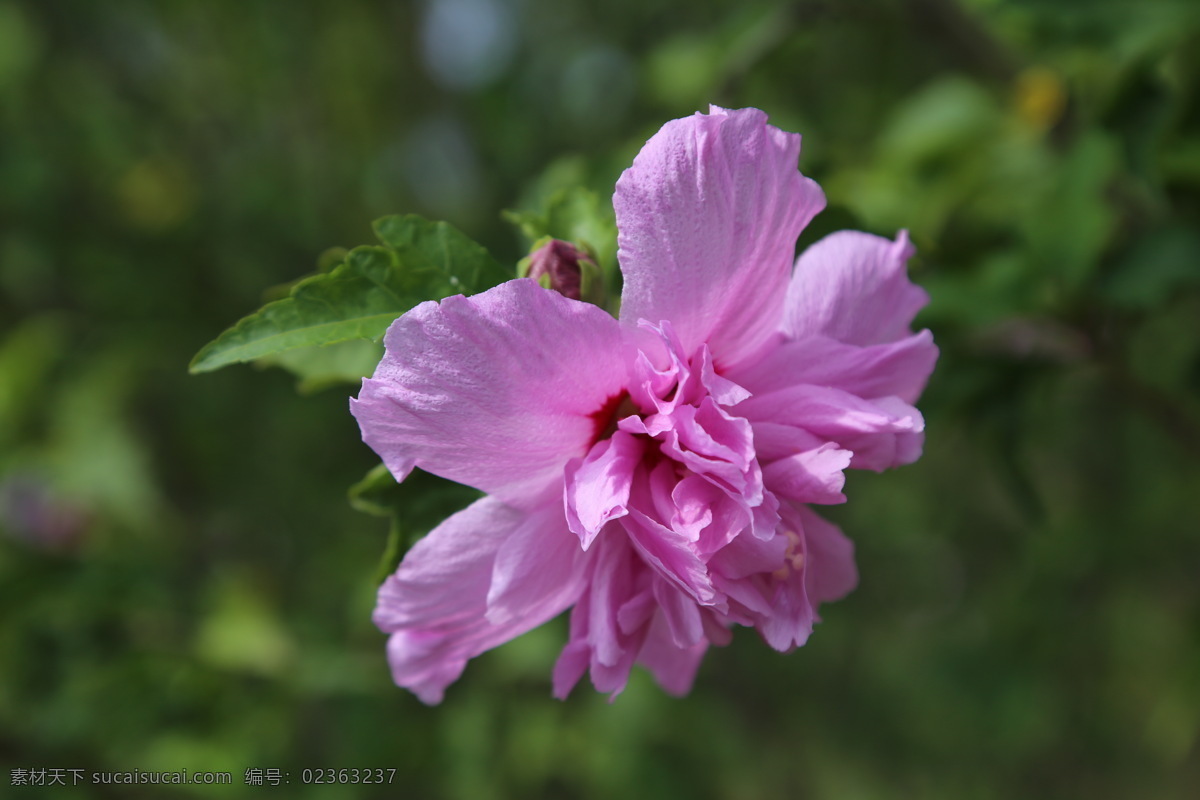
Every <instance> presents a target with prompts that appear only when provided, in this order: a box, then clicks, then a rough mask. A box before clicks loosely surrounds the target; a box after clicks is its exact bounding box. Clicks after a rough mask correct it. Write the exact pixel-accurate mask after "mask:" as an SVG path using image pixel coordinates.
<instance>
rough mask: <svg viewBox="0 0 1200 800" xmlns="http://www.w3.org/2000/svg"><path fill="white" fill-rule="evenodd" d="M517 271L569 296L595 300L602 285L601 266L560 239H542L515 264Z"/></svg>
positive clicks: (593, 301) (589, 256)
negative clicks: (527, 254) (526, 255)
mask: <svg viewBox="0 0 1200 800" xmlns="http://www.w3.org/2000/svg"><path fill="white" fill-rule="evenodd" d="M517 271H518V274H520V275H521V276H522V277H527V278H533V279H534V280H535V281H537V282H538V283H539V284H540V285H541V286H542V287H543V288H545V289H553V290H554V291H556V292H558V293H559V294H561V295H563V296H565V297H569V298H571V299H572V300H584V301H586V302H592V303H596V302H599V301H600V300H601V299H602V298H600V297H597V296H596V295H597V292H598V291H600V289H601V281H600V268H599V267H598V266H596V261H595V259H593V258H592V256H591V254H589V253H588V252H587V251H586V250H581V249H580V248H578V247H576V246H575V245H573V244H571V243H570V242H564V241H562V240H561V239H548V238H547V239H542V240H541V241H539V242H538V243H537V245H535V247H534V250H533V252H532V253H530V254H529V256H528V257H526V258H524V259H522V260H521V263H520V264H518V265H517Z"/></svg>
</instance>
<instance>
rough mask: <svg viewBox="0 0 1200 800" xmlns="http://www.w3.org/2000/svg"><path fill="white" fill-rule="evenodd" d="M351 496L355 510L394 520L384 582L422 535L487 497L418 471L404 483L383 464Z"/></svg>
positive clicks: (381, 569) (382, 566)
mask: <svg viewBox="0 0 1200 800" xmlns="http://www.w3.org/2000/svg"><path fill="white" fill-rule="evenodd" d="M347 494H348V497H349V500H350V506H351V507H352V508H354V509H355V510H357V511H362V512H364V513H366V514H371V515H372V516H376V517H386V518H387V519H388V520H389V521H390V524H389V526H388V541H387V546H386V548H385V552H384V554H383V557H382V560H381V561H380V565H379V575H378V576H377V577H378V579H379V582H380V583H382V582H383V580H384V578H386V577H387V576H388V575H390V574H391V573H392V572H394V571H395V569H396V565H397V564H399V563H400V559H402V558H403V557H404V554H405V553H406V552H407V551H408V549H409V548H410V547H412V546H413V545H414V544H416V543H417V541H418V540H419V539H420V538H421V537H422V536H424V535H425V534H426V533H428V532H429V531H430V530H432V529H433V528H434V527H436V526H437V525H438V523H440V522H441V521H442V520H444V519H445V518H446V517H448V516H450V515H451V514H454V513H455V512H457V511H460V510H462V509H463V508H465V507H466V506H468V505H470V504H471V503H473V502H474V501H475V500H478V499H479V498H480V497H482V496H483V495H482V493H481V492H479V491H477V490H475V489H472V488H470V487H469V486H463V485H461V484H458V483H454V482H452V481H448V480H445V479H444V478H439V477H437V476H436V475H430V474H429V473H427V472H422V471H420V470H414V471H413V473H412V474H411V475H409V476H408V478H407V479H405V481H404V483H403V484H400V483H397V482H396V479H395V478H393V477H392V474H391V473H390V472H388V469H387V467H386V466H384V465H383V464H379V465H378V466H376V467H375V468H374V469H372V470H371V471H370V472H368V473H367V474H366V475H365V476H364V477H363V479H362V480H360V481H359V482H358V483H356V484H354V485H353V486H351V487H350V490H349V492H348V493H347Z"/></svg>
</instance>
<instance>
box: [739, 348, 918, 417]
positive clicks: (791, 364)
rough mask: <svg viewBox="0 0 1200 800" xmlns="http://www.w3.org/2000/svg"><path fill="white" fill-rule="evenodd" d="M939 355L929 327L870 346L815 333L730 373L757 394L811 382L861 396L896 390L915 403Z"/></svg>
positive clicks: (901, 396)
mask: <svg viewBox="0 0 1200 800" xmlns="http://www.w3.org/2000/svg"><path fill="white" fill-rule="evenodd" d="M937 357H938V349H937V347H936V346H935V345H934V344H933V335H932V334H931V333H930V332H929V331H921V332H920V333H915V334H913V335H911V336H905V337H904V338H901V339H898V340H896V341H894V342H887V343H885V344H876V345H868V346H865V347H860V346H858V345H853V344H845V343H844V342H839V341H838V340H836V339H831V338H829V337H827V336H823V335H815V336H807V337H805V338H803V339H796V340H794V341H789V342H785V343H783V344H782V345H780V346H779V347H777V348H775V349H774V350H772V351H770V352H769V353H767V354H766V355H765V356H764V357H763V358H762V359H760V360H758V361H757V362H756V363H754V364H752V365H750V366H742V367H739V368H738V369H737V370H734V371H731V372H730V374H729V378H730V379H732V380H734V381H736V382H737V384H739V385H741V386H744V387H746V388H747V389H748V390H749V391H750V392H751V393H752V394H764V393H767V392H774V391H778V390H780V389H785V388H787V387H788V386H791V385H795V384H797V383H811V384H814V385H817V386H832V387H834V388H835V389H841V390H842V391H845V392H849V393H850V394H856V395H858V396H859V397H884V396H887V395H895V396H896V397H899V398H901V399H902V400H905V401H907V402H909V403H914V402H916V400H917V398H918V397H919V396H920V394H921V392H922V391H923V390H924V389H925V382H926V381H927V380H929V375H930V373H931V372H933V365H934V363H935V362H936V361H937Z"/></svg>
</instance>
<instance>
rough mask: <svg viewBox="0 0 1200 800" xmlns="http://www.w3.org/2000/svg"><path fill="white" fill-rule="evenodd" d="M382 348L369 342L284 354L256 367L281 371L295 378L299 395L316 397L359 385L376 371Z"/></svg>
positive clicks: (325, 346)
mask: <svg viewBox="0 0 1200 800" xmlns="http://www.w3.org/2000/svg"><path fill="white" fill-rule="evenodd" d="M381 358H383V345H381V344H380V343H379V342H372V341H368V340H366V339H351V340H350V341H348V342H338V343H336V344H327V345H324V346H322V347H301V348H298V349H296V350H284V351H283V352H281V353H273V354H271V355H269V356H264V357H263V358H260V359H258V360H257V361H255V362H254V363H255V365H256V366H261V367H282V368H283V369H286V370H287V371H288V372H290V373H292V374H293V375H295V376H296V377H297V378H298V380H297V381H296V391H298V392H299V393H300V394H313V393H314V392H319V391H321V390H322V389H327V388H329V387H330V386H335V385H337V384H339V383H358V382H359V381H360V380H362V379H363V378H365V377H367V376H368V375H370V374H371V373H373V372H374V371H375V367H376V366H377V365H378V364H379V359H381Z"/></svg>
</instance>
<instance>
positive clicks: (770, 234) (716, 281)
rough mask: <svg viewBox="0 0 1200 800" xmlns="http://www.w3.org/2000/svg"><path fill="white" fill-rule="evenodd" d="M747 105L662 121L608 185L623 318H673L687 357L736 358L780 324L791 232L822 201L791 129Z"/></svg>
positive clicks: (729, 361)
mask: <svg viewBox="0 0 1200 800" xmlns="http://www.w3.org/2000/svg"><path fill="white" fill-rule="evenodd" d="M766 122H767V117H766V114H764V113H763V112H761V111H759V110H757V109H742V110H740V111H726V110H724V109H719V108H713V109H712V112H711V113H710V114H696V115H694V116H691V117H686V118H684V119H677V120H674V121H672V122H668V123H667V124H666V125H664V126H663V128H662V130H660V131H659V132H658V133H657V134H655V135H654V136H653V137H652V138H651V139H650V141H648V142H646V145H645V146H644V147H643V148H642V151H641V152H640V153H639V154H638V156H637V158H635V159H634V161H633V166H632V167H630V168H629V169H627V170H626V171H625V173H624V174H623V175H622V176H621V179H620V180H619V181H617V189H616V194H615V195H614V197H613V205H614V207H615V208H616V212H617V229H618V231H619V234H618V238H617V243H618V245H619V252H618V257H619V259H620V262H621V270H622V272H623V274H624V276H625V286H624V290H623V293H622V296H621V318H622V319H624V320H628V321H631V322H636V321H638V320H640V319H646V320H648V321H650V322H658V321H660V320H671V322H672V323H673V324H674V326H675V330H676V332H677V333H678V335H679V338H680V341H681V343H682V345H683V351H684V354H685V355H686V356H690V355H691V354H692V353H694V352H695V350H696V348H698V347H699V346H700V344H701V343H702V342H707V343H708V345H709V348H710V349H711V351H712V355H713V359H714V360H715V362H716V365H717V368H718V369H720V368H722V367H727V366H730V365H733V364H736V363H737V362H738V361H739V360H741V359H742V358H743V357H744V356H745V355H746V354H747V353H749V352H751V351H752V350H753V349H754V348H755V347H756V346H757V345H758V344H759V343H760V342H761V341H763V340H764V339H766V338H767V337H768V336H769V335H770V334H771V333H772V332H773V331H774V330H775V329H776V328H777V327H778V325H779V322H780V319H781V316H782V308H783V298H784V290H785V287H786V286H787V281H788V275H789V273H790V270H791V264H792V258H793V255H794V252H795V246H796V238H797V237H798V236H799V234H800V231H801V230H802V229H803V228H804V226H805V225H807V224H808V221H809V220H810V219H812V217H813V215H815V214H816V213H817V212H818V211H820V210H821V209H822V208H823V207H824V205H825V196H824V194H823V193H822V192H821V189H820V187H818V186H817V184H816V183H814V182H813V181H811V180H809V179H807V178H805V177H803V176H802V175H801V174H800V173H799V172H798V171H797V169H796V167H797V162H798V158H799V154H800V137H799V136H797V135H795V134H789V133H784V132H783V131H780V130H779V129H777V128H774V127H772V126H769V125H767V124H766Z"/></svg>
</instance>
